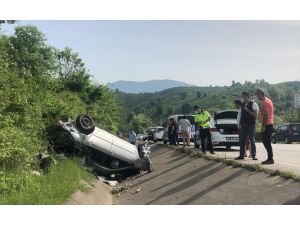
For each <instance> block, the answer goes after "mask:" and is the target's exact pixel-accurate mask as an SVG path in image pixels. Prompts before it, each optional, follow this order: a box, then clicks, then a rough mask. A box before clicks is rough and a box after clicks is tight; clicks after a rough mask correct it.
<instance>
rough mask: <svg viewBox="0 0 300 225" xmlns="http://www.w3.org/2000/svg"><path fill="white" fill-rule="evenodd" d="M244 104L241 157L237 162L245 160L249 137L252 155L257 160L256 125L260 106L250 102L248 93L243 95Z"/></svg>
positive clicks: (242, 110)
mask: <svg viewBox="0 0 300 225" xmlns="http://www.w3.org/2000/svg"><path fill="white" fill-rule="evenodd" d="M242 98H243V104H242V108H241V119H240V156H239V157H237V158H235V160H243V159H244V155H245V142H246V138H247V136H249V139H250V142H251V151H252V152H251V155H252V159H253V160H257V158H256V145H255V127H256V126H255V125H256V118H257V113H258V105H257V103H256V102H254V101H252V100H250V95H249V93H248V92H243V93H242Z"/></svg>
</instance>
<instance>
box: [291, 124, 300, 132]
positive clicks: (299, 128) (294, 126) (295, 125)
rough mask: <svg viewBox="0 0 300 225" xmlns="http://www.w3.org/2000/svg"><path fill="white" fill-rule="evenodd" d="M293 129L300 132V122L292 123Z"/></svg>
mask: <svg viewBox="0 0 300 225" xmlns="http://www.w3.org/2000/svg"><path fill="white" fill-rule="evenodd" d="M292 131H294V132H300V124H294V125H292Z"/></svg>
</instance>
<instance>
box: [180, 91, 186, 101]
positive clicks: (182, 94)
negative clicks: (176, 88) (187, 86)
mask: <svg viewBox="0 0 300 225" xmlns="http://www.w3.org/2000/svg"><path fill="white" fill-rule="evenodd" d="M186 98H187V93H186V92H182V93H181V99H182V100H185V99H186Z"/></svg>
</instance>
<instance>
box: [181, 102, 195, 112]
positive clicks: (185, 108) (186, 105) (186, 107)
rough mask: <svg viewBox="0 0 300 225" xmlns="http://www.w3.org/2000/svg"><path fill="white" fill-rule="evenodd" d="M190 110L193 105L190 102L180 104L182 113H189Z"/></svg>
mask: <svg viewBox="0 0 300 225" xmlns="http://www.w3.org/2000/svg"><path fill="white" fill-rule="evenodd" d="M192 110H193V107H192V105H191V104H190V103H184V104H183V105H182V106H181V113H183V114H189V113H191V112H192Z"/></svg>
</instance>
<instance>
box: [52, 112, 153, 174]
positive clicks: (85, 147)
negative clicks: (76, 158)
mask: <svg viewBox="0 0 300 225" xmlns="http://www.w3.org/2000/svg"><path fill="white" fill-rule="evenodd" d="M58 126H59V127H60V128H61V129H60V130H61V132H60V133H61V134H63V137H64V138H63V139H62V141H63V145H64V144H66V143H69V144H68V145H69V146H61V144H62V143H61V141H57V140H58V139H57V138H56V139H55V138H54V140H55V141H56V143H55V144H56V148H57V147H60V148H64V149H73V150H74V149H76V150H77V151H79V152H81V154H82V153H83V154H84V155H85V156H86V163H87V164H88V165H91V166H93V167H94V169H95V170H96V171H97V172H99V173H101V174H111V173H118V172H121V171H124V170H137V171H138V170H151V163H150V158H149V155H150V147H149V146H147V145H144V144H139V145H138V146H136V145H133V144H130V143H129V142H127V141H125V140H123V139H121V138H119V137H117V136H115V135H113V134H111V133H109V132H107V131H105V130H103V129H100V128H98V127H95V125H94V122H93V120H92V118H91V117H90V116H88V115H84V114H83V115H79V116H78V117H77V118H76V121H75V123H74V122H73V121H71V120H68V121H59V123H58ZM59 136H61V135H59ZM55 141H54V142H55Z"/></svg>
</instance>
